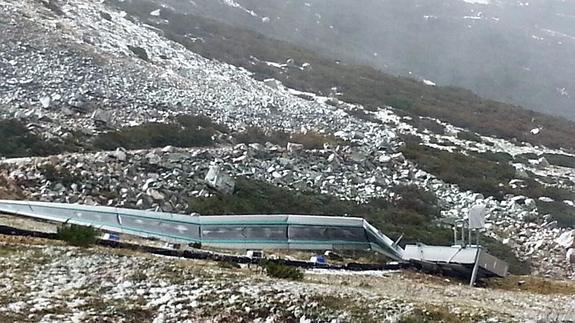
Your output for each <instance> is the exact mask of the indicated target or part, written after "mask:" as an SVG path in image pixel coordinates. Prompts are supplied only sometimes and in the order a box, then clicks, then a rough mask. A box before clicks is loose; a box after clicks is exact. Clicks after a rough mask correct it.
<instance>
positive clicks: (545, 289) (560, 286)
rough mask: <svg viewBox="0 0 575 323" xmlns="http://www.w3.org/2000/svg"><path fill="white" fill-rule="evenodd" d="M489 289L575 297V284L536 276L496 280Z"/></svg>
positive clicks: (489, 282)
mask: <svg viewBox="0 0 575 323" xmlns="http://www.w3.org/2000/svg"><path fill="white" fill-rule="evenodd" d="M487 287H489V288H494V289H502V290H508V291H520V292H528V293H534V294H542V295H551V294H560V295H575V282H570V281H559V280H551V279H546V278H540V277H534V276H508V277H506V278H494V279H491V280H489V281H488V282H487Z"/></svg>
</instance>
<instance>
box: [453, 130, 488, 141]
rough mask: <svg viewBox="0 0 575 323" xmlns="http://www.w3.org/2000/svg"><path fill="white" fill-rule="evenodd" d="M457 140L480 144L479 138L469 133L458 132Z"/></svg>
mask: <svg viewBox="0 0 575 323" xmlns="http://www.w3.org/2000/svg"><path fill="white" fill-rule="evenodd" d="M457 138H458V139H461V140H468V141H475V142H482V141H483V139H481V136H479V135H477V134H475V133H473V132H471V131H460V132H458V133H457Z"/></svg>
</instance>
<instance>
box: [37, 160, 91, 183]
mask: <svg viewBox="0 0 575 323" xmlns="http://www.w3.org/2000/svg"><path fill="white" fill-rule="evenodd" d="M38 170H39V171H40V173H41V174H42V175H43V176H44V177H45V178H46V179H47V180H49V181H50V182H58V183H62V184H64V185H67V186H69V185H71V184H74V183H78V182H80V181H81V180H82V178H81V177H80V176H78V175H74V174H72V173H70V171H69V170H68V169H66V168H64V167H60V166H54V165H52V164H44V165H41V166H39V167H38Z"/></svg>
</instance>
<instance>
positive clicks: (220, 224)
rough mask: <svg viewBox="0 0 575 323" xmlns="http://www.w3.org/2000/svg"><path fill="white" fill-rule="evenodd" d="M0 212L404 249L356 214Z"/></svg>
mask: <svg viewBox="0 0 575 323" xmlns="http://www.w3.org/2000/svg"><path fill="white" fill-rule="evenodd" d="M0 212H3V213H8V214H14V215H20V216H26V217H32V218H37V219H42V220H48V221H54V222H59V223H70V224H78V225H84V226H93V227H96V228H99V229H102V230H108V231H113V232H119V233H126V234H131V235H135V236H140V237H146V238H150V237H153V238H158V239H162V240H167V241H173V242H185V243H200V244H201V245H202V246H209V247H217V248H224V249H286V250H346V249H360V250H374V251H377V252H380V253H382V254H384V255H386V256H388V257H389V258H391V259H394V260H398V261H399V260H402V259H403V254H404V251H403V249H402V248H400V247H399V246H397V245H396V244H395V243H394V242H393V241H392V240H391V239H390V238H388V237H387V236H386V235H385V234H383V233H381V232H380V231H379V230H377V229H376V228H375V227H373V226H372V225H371V224H369V223H368V222H367V221H365V220H364V219H362V218H351V217H335V216H313V215H218V216H199V215H198V216H192V215H182V214H172V213H161V212H151V211H143V210H132V209H122V208H115V207H102V206H86V205H78V204H61V203H45V202H28V201H0Z"/></svg>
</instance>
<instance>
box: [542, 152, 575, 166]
mask: <svg viewBox="0 0 575 323" xmlns="http://www.w3.org/2000/svg"><path fill="white" fill-rule="evenodd" d="M543 157H545V159H547V161H548V162H549V163H550V164H551V165H556V166H563V167H569V168H575V157H573V156H568V155H563V154H543Z"/></svg>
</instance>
